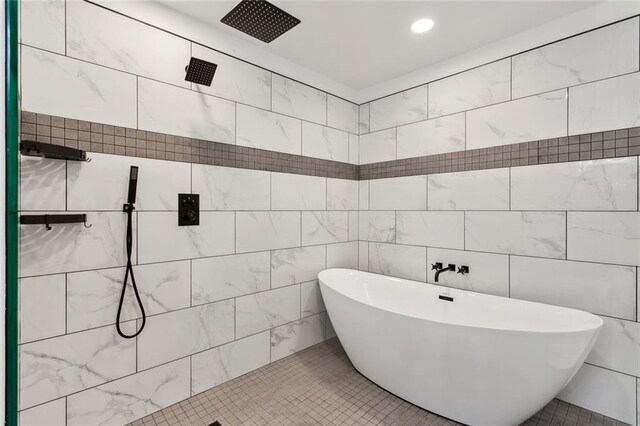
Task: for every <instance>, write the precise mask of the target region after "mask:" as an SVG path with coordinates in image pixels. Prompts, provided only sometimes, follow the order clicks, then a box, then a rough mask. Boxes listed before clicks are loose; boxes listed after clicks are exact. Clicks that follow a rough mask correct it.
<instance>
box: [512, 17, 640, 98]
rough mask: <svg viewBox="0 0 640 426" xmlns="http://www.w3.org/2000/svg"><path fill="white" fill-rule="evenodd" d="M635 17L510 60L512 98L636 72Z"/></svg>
mask: <svg viewBox="0 0 640 426" xmlns="http://www.w3.org/2000/svg"><path fill="white" fill-rule="evenodd" d="M638 40H639V37H638V18H637V17H636V18H634V19H629V20H626V21H623V22H620V23H618V24H616V25H611V26H608V27H605V28H601V29H599V30H597V31H592V32H588V33H586V34H583V35H580V36H578V37H573V38H569V39H567V40H564V41H562V42H561V43H553V44H549V45H547V46H544V47H541V48H539V49H534V50H530V51H528V52H525V53H522V54H520V55H516V56H514V57H513V63H512V72H513V89H512V94H513V97H514V98H520V97H523V96H529V95H534V94H537V93H542V92H548V91H551V90H555V89H559V88H562V87H569V86H576V85H578V84H582V83H586V82H589V81H594V80H600V79H603V78H608V77H614V76H616V75H621V74H626V73H629V72H634V71H637V70H638Z"/></svg>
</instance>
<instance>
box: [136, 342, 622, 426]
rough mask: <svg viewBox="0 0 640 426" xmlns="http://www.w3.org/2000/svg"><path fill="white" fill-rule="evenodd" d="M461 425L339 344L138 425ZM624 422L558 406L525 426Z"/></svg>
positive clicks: (316, 349)
mask: <svg viewBox="0 0 640 426" xmlns="http://www.w3.org/2000/svg"><path fill="white" fill-rule="evenodd" d="M216 420H217V421H219V422H220V424H221V425H222V426H231V425H252V426H253V425H270V426H271V425H278V426H280V425H283V426H284V425H385V426H390V425H394V426H417V425H424V426H427V425H429V426H445V425H446V426H454V425H459V424H460V423H456V422H454V421H452V420H448V419H445V418H443V417H440V416H437V415H435V414H433V413H430V412H428V411H425V410H423V409H421V408H418V407H416V406H414V405H412V404H410V403H408V402H406V401H403V400H402V399H400V398H398V397H396V396H394V395H392V394H390V393H389V392H386V391H385V390H383V389H381V388H380V387H378V386H377V385H375V384H374V383H372V382H370V381H369V380H367V379H366V378H364V377H363V376H362V375H360V374H359V373H358V372H357V371H356V370H355V369H354V368H353V367H352V366H351V364H350V363H349V360H348V359H347V356H346V355H345V353H344V351H343V349H342V346H340V343H339V342H338V340H337V339H331V340H329V341H327V342H325V343H321V344H319V345H316V346H313V347H311V348H309V349H306V350H304V351H301V352H298V353H297V354H295V355H292V356H289V357H287V358H284V359H282V360H280V361H277V362H274V363H272V364H269V365H267V366H265V367H262V368H260V369H258V370H256V371H253V372H251V373H249V374H245V375H244V376H241V377H238V378H237V379H234V380H231V381H228V382H226V383H224V384H222V385H220V386H217V387H215V388H213V389H209V390H208V391H205V392H202V393H200V394H198V395H194V396H192V397H191V398H189V399H187V400H184V401H182V402H179V403H177V404H174V405H172V406H170V407H167V408H165V409H163V410H161V411H158V412H156V413H153V414H150V415H148V416H147V417H144V418H142V419H140V420H136V421H135V422H133V423H132V424H131V425H132V426H152V425H157V426H169V425H171V426H173V425H180V426H186V425H188V426H207V425H210V424H211V423H213V422H214V421H216ZM533 425H545V426H546V425H567V426H568V425H576V426H582V425H584V426H587V425H606V426H622V425H625V424H624V423H621V422H617V421H616V420H613V419H610V418H607V417H604V416H602V415H600V414H597V413H593V412H591V411H588V410H585V409H582V408H579V407H576V406H574V405H571V404H567V403H565V402H562V401H558V400H553V401H551V402H550V403H549V404H548V405H547V406H546V407H545V408H544V409H542V410H540V412H538V413H537V414H536V415H535V416H533V417H532V418H530V419H529V420H527V421H526V422H525V423H523V425H522V426H533Z"/></svg>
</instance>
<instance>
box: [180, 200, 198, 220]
mask: <svg viewBox="0 0 640 426" xmlns="http://www.w3.org/2000/svg"><path fill="white" fill-rule="evenodd" d="M196 225H200V194H178V226H196Z"/></svg>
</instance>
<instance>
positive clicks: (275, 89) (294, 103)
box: [271, 74, 327, 124]
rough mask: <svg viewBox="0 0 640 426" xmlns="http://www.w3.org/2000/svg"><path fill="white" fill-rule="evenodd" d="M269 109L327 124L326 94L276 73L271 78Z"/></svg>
mask: <svg viewBox="0 0 640 426" xmlns="http://www.w3.org/2000/svg"><path fill="white" fill-rule="evenodd" d="M271 89H272V92H271V109H272V110H273V111H274V112H279V113H281V114H285V115H290V116H292V117H297V118H301V119H303V120H306V121H313V122H314V123H318V124H327V94H326V93H324V92H321V91H319V90H318V89H314V88H313V87H311V86H306V85H304V84H301V83H298V82H295V81H293V80H289V79H288V78H285V77H283V76H281V75H278V74H273V76H272V78H271Z"/></svg>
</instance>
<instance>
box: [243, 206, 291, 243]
mask: <svg viewBox="0 0 640 426" xmlns="http://www.w3.org/2000/svg"><path fill="white" fill-rule="evenodd" d="M300 221H301V219H300V212H237V213H236V251H237V252H238V253H242V252H247V251H262V250H273V249H279V248H289V247H297V246H299V245H300Z"/></svg>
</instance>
